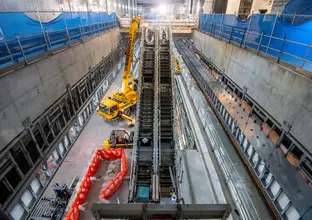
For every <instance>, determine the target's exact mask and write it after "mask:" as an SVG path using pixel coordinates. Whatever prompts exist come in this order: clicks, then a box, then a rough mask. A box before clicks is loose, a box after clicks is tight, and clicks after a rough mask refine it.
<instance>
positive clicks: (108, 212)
mask: <svg viewBox="0 0 312 220" xmlns="http://www.w3.org/2000/svg"><path fill="white" fill-rule="evenodd" d="M91 211H92V214H93V217H94V218H95V219H96V220H100V219H103V218H105V219H113V218H125V219H143V220H145V219H151V218H158V219H159V218H160V219H161V218H165V219H168V218H172V219H188V218H190V219H222V220H223V219H227V218H228V217H229V215H230V214H231V212H232V207H231V205H230V204H138V203H136V204H98V203H93V204H92V207H91Z"/></svg>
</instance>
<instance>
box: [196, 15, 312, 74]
mask: <svg viewBox="0 0 312 220" xmlns="http://www.w3.org/2000/svg"><path fill="white" fill-rule="evenodd" d="M282 16H283V17H281V16H279V15H275V14H256V15H252V16H250V17H249V18H248V19H246V20H244V21H243V20H240V19H239V18H238V17H237V16H236V15H230V14H202V15H200V16H199V23H198V29H199V30H200V31H202V32H205V33H208V34H209V35H211V36H213V37H218V38H221V39H223V40H226V41H228V42H229V43H234V44H236V45H238V46H240V47H243V48H251V49H254V50H255V53H256V54H259V53H260V52H262V53H264V54H268V55H270V56H272V57H274V58H276V59H275V61H276V62H277V63H279V62H280V61H284V62H287V63H289V64H292V65H294V66H296V67H299V68H302V69H304V70H307V71H310V72H311V71H312V53H311V52H310V50H311V46H312V41H311V39H312V32H311V27H310V26H311V22H306V23H302V24H292V23H287V22H285V19H284V17H285V16H287V15H282ZM297 16H299V15H297ZM309 76H310V75H309Z"/></svg>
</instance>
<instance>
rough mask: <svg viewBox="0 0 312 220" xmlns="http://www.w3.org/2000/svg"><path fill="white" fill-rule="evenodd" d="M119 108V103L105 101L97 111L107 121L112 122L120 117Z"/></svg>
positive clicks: (111, 100)
mask: <svg viewBox="0 0 312 220" xmlns="http://www.w3.org/2000/svg"><path fill="white" fill-rule="evenodd" d="M118 109H119V106H118V102H116V101H114V100H113V99H110V98H108V99H103V100H102V101H101V103H100V105H99V107H98V108H97V109H96V111H97V112H98V114H99V115H101V116H103V117H104V118H106V119H107V120H112V119H114V118H116V117H117V116H119V115H118V114H119V111H118Z"/></svg>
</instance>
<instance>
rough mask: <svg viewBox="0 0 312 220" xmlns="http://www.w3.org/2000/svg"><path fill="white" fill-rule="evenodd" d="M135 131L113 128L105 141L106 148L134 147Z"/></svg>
mask: <svg viewBox="0 0 312 220" xmlns="http://www.w3.org/2000/svg"><path fill="white" fill-rule="evenodd" d="M133 135H134V133H133V131H132V132H130V134H129V133H128V132H126V131H125V130H113V131H112V133H111V134H110V136H109V138H107V139H106V140H105V142H104V144H103V145H104V148H106V149H109V148H132V147H133Z"/></svg>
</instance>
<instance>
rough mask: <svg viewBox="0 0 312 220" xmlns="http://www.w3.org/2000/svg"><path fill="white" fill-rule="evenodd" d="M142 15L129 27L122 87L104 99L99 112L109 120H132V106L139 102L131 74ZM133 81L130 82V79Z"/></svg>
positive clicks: (98, 109)
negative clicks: (136, 37)
mask: <svg viewBox="0 0 312 220" xmlns="http://www.w3.org/2000/svg"><path fill="white" fill-rule="evenodd" d="M139 22H140V17H136V18H134V19H133V20H132V21H131V24H130V29H129V41H128V48H127V51H126V62H125V68H124V74H123V78H122V87H121V90H120V92H116V93H114V94H113V97H112V98H111V97H108V98H106V99H102V101H101V102H100V105H99V107H98V108H97V112H98V114H99V115H101V116H103V117H104V118H105V119H107V120H112V119H116V118H124V119H127V120H129V121H132V118H131V106H133V105H135V104H136V103H137V99H138V93H137V91H136V89H135V84H134V75H133V74H132V76H131V72H130V70H131V63H132V59H133V50H134V43H135V36H136V32H137V30H138V29H139ZM130 79H131V82H130V83H129V80H130Z"/></svg>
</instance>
